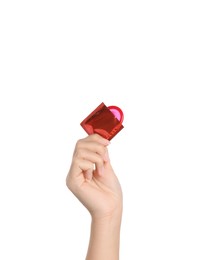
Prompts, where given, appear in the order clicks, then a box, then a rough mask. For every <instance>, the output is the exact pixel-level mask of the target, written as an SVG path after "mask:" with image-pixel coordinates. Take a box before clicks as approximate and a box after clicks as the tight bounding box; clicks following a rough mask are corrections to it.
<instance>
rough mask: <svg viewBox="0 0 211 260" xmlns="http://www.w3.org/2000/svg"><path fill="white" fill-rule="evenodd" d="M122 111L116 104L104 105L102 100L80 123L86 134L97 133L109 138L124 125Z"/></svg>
mask: <svg viewBox="0 0 211 260" xmlns="http://www.w3.org/2000/svg"><path fill="white" fill-rule="evenodd" d="M123 117H124V115H123V112H122V110H121V109H120V108H119V107H117V106H108V107H107V106H106V105H105V104H104V103H103V102H102V103H101V104H100V105H99V106H98V107H97V108H96V109H94V111H92V112H91V113H90V114H89V115H88V116H87V117H86V118H85V119H84V120H83V121H82V122H81V123H80V125H81V126H82V127H83V129H84V130H85V131H86V132H87V134H89V135H90V134H94V133H97V134H99V135H101V136H102V137H104V138H106V139H108V140H111V139H112V138H113V137H114V136H115V135H116V134H117V133H119V131H121V130H122V129H123V128H124V126H123V125H122V122H123Z"/></svg>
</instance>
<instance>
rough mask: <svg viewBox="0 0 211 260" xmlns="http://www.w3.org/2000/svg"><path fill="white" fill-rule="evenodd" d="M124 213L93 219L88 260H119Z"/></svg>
mask: <svg viewBox="0 0 211 260" xmlns="http://www.w3.org/2000/svg"><path fill="white" fill-rule="evenodd" d="M121 217H122V212H121V211H119V212H118V213H116V214H114V215H112V216H109V217H105V218H103V219H92V224H91V234H90V241H89V248H88V252H87V257H86V260H99V259H100V260H108V259H109V260H118V259H119V246H120V227H121Z"/></svg>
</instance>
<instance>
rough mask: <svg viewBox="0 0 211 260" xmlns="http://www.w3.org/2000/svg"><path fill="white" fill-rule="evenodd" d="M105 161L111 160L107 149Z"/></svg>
mask: <svg viewBox="0 0 211 260" xmlns="http://www.w3.org/2000/svg"><path fill="white" fill-rule="evenodd" d="M104 161H105V162H108V161H109V155H108V151H106V153H105V155H104Z"/></svg>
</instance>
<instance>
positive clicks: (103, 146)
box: [72, 134, 110, 179]
mask: <svg viewBox="0 0 211 260" xmlns="http://www.w3.org/2000/svg"><path fill="white" fill-rule="evenodd" d="M109 143H110V142H109V141H108V140H107V139H104V138H102V137H101V136H99V135H97V134H93V135H90V136H88V137H86V138H83V139H80V140H78V142H77V143H76V146H75V151H74V154H73V163H72V164H73V166H75V167H76V168H78V169H80V171H73V174H74V173H75V174H76V173H78V174H80V172H83V174H84V176H85V178H87V179H92V175H93V171H94V167H95V170H96V173H98V174H99V175H103V172H104V163H105V162H108V161H109V156H108V150H107V145H108V144H109ZM75 167H74V169H76V168H75Z"/></svg>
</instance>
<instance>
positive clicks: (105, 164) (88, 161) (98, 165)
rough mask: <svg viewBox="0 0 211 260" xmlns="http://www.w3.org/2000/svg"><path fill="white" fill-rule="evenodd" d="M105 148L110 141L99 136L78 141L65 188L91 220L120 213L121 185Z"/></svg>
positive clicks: (90, 136)
mask: <svg viewBox="0 0 211 260" xmlns="http://www.w3.org/2000/svg"><path fill="white" fill-rule="evenodd" d="M108 145H109V141H108V140H107V139H104V138H103V137H101V136H100V135H98V134H93V135H89V136H87V137H86V138H83V139H80V140H79V141H78V142H77V143H76V146H75V150H74V153H73V157H72V163H71V167H70V170H69V173H68V175H67V178H66V184H67V186H68V188H69V189H70V190H71V191H72V192H73V193H74V195H75V196H76V197H77V198H78V199H79V200H80V201H81V203H83V205H84V206H85V207H86V208H87V209H88V211H89V212H90V214H91V216H92V218H93V219H103V218H105V217H112V216H113V215H121V212H122V191H121V186H120V183H119V181H118V179H117V177H116V175H115V173H114V171H113V169H112V166H111V163H110V160H109V155H108V149H107V146H108Z"/></svg>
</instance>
